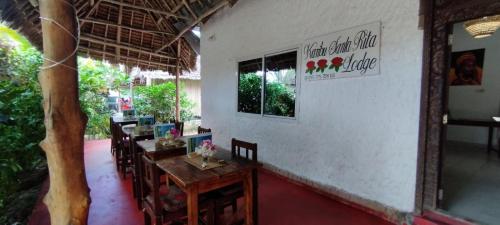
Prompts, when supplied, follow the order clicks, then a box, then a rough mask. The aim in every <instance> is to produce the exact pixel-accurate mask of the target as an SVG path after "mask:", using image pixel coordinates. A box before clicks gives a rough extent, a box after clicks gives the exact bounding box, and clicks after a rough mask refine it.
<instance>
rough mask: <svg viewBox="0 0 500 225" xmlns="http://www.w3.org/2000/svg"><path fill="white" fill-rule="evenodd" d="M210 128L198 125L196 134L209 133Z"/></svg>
mask: <svg viewBox="0 0 500 225" xmlns="http://www.w3.org/2000/svg"><path fill="white" fill-rule="evenodd" d="M211 132H212V129H210V128H203V127H201V126H198V134H204V133H211Z"/></svg>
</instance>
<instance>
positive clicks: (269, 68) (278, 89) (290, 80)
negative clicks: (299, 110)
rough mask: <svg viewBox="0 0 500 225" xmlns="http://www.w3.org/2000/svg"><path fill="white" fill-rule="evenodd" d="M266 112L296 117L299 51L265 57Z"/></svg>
mask: <svg viewBox="0 0 500 225" xmlns="http://www.w3.org/2000/svg"><path fill="white" fill-rule="evenodd" d="M264 62H265V74H264V77H265V83H264V87H265V88H264V114H266V115H273V116H285V117H295V73H296V69H297V52H296V51H294V52H288V53H284V54H279V55H273V56H268V57H265V58H264Z"/></svg>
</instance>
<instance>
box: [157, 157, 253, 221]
mask: <svg viewBox="0 0 500 225" xmlns="http://www.w3.org/2000/svg"><path fill="white" fill-rule="evenodd" d="M186 157H187V156H186V155H182V156H176V157H171V158H166V159H162V160H159V161H156V164H157V166H158V167H159V168H160V169H161V170H162V171H164V172H165V174H166V176H167V177H168V178H169V179H170V180H171V181H173V182H174V183H175V184H176V185H177V186H178V187H179V188H180V189H181V190H182V191H184V192H185V193H186V195H187V217H188V224H189V225H197V224H198V217H199V215H198V196H199V195H200V194H203V193H206V192H209V191H213V190H216V189H220V188H223V187H227V186H229V185H232V184H235V183H240V182H241V183H243V189H244V203H245V205H244V208H245V224H246V225H251V224H254V220H255V219H256V218H254V216H253V215H254V213H253V210H254V205H253V204H254V198H253V196H254V191H257V190H256V189H255V188H254V185H255V184H254V183H253V180H252V172H253V171H254V170H255V169H257V167H258V166H259V164H258V163H255V162H252V161H249V160H245V159H232V158H231V152H230V151H228V150H225V149H221V148H219V149H218V151H217V153H216V154H215V156H214V158H215V159H217V160H224V163H223V166H221V167H216V168H212V169H208V170H201V169H198V168H197V167H195V166H193V165H191V164H189V163H187V162H186V161H185V160H186ZM255 194H256V193H255Z"/></svg>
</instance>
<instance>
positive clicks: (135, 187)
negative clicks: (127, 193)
mask: <svg viewBox="0 0 500 225" xmlns="http://www.w3.org/2000/svg"><path fill="white" fill-rule="evenodd" d="M136 179H137V177H136V176H135V175H134V174H132V196H133V197H134V198H137V197H138V195H137V185H136V183H137V181H136Z"/></svg>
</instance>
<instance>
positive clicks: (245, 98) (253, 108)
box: [238, 58, 263, 114]
mask: <svg viewBox="0 0 500 225" xmlns="http://www.w3.org/2000/svg"><path fill="white" fill-rule="evenodd" d="M262 73H263V72H262V58H259V59H253V60H248V61H243V62H239V63H238V112H245V113H256V114H260V113H261V96H262Z"/></svg>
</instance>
